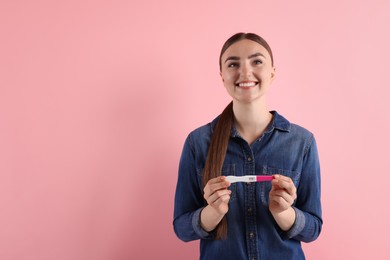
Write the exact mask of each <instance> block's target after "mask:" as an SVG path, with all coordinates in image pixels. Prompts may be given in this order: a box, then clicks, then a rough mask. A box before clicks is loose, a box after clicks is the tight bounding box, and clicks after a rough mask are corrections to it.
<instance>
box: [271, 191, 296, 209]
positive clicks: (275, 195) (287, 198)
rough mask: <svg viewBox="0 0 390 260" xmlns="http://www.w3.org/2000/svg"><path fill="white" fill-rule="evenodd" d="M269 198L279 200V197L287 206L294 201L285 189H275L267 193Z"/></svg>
mask: <svg viewBox="0 0 390 260" xmlns="http://www.w3.org/2000/svg"><path fill="white" fill-rule="evenodd" d="M269 196H270V198H271V197H272V199H276V198H277V200H278V201H281V199H282V200H283V201H284V202H286V203H287V204H288V205H289V206H290V205H292V204H293V203H294V200H295V198H294V197H293V196H291V195H290V194H289V193H287V192H286V191H285V190H275V191H273V192H270V194H269Z"/></svg>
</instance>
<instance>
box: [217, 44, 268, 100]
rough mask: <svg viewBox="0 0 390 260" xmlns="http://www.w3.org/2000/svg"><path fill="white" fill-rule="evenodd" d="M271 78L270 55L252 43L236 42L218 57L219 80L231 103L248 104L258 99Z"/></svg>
mask: <svg viewBox="0 0 390 260" xmlns="http://www.w3.org/2000/svg"><path fill="white" fill-rule="evenodd" d="M274 77H275V69H274V67H273V66H272V61H271V56H270V54H269V53H268V51H267V50H266V49H265V48H264V47H263V46H262V45H260V44H259V43H257V42H255V41H251V40H247V39H244V40H240V41H238V42H236V43H234V44H232V45H231V46H230V47H229V48H228V49H227V50H226V51H225V53H224V54H223V55H222V57H221V78H222V81H223V84H224V85H225V88H226V90H227V91H228V93H229V95H230V96H231V97H232V98H233V100H235V101H238V102H242V103H251V102H253V101H256V100H260V99H262V98H263V97H264V94H265V93H266V92H267V90H268V87H269V86H270V85H271V83H272V81H273V79H274Z"/></svg>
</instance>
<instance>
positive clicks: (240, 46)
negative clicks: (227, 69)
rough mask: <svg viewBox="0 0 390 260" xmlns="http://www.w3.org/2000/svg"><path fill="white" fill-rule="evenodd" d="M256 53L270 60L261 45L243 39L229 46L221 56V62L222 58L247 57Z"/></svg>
mask: <svg viewBox="0 0 390 260" xmlns="http://www.w3.org/2000/svg"><path fill="white" fill-rule="evenodd" d="M257 52H259V53H261V54H263V55H264V56H265V57H266V58H268V59H271V57H270V54H269V53H268V51H267V49H266V48H264V47H263V46H262V45H261V44H259V43H257V42H255V41H252V40H248V39H243V40H239V41H238V42H235V43H233V44H232V45H230V46H229V48H227V49H226V51H225V53H224V54H223V55H222V60H223V58H227V57H230V56H237V57H241V56H243V57H248V56H250V55H252V54H254V53H257Z"/></svg>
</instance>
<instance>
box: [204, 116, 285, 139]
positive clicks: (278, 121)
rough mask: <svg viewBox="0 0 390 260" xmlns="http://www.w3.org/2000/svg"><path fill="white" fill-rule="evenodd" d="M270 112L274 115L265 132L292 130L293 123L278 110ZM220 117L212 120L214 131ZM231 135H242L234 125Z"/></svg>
mask: <svg viewBox="0 0 390 260" xmlns="http://www.w3.org/2000/svg"><path fill="white" fill-rule="evenodd" d="M270 113H271V114H272V115H273V117H272V121H271V123H270V124H269V126H268V127H267V130H265V132H264V133H270V132H272V131H274V130H275V129H276V130H280V131H284V132H290V129H291V124H290V122H289V121H288V120H287V119H286V118H284V117H283V116H282V115H280V114H279V113H278V112H276V111H270ZM218 119H219V116H218V117H217V118H215V119H214V120H213V121H212V122H211V129H212V130H211V131H212V132H214V127H215V125H216V124H217V122H218ZM231 136H232V137H238V136H240V134H239V133H238V131H237V129H236V127H235V126H234V125H233V126H232V130H231Z"/></svg>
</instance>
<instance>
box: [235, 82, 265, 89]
mask: <svg viewBox="0 0 390 260" xmlns="http://www.w3.org/2000/svg"><path fill="white" fill-rule="evenodd" d="M258 84H259V82H257V81H247V82H239V83H236V87H239V88H243V89H249V88H252V87H254V86H257V85H258Z"/></svg>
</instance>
